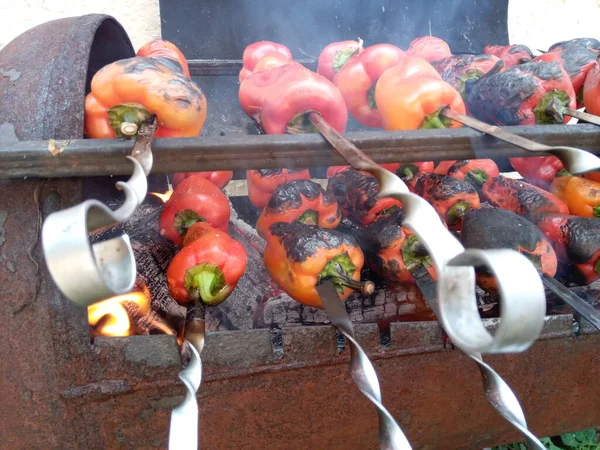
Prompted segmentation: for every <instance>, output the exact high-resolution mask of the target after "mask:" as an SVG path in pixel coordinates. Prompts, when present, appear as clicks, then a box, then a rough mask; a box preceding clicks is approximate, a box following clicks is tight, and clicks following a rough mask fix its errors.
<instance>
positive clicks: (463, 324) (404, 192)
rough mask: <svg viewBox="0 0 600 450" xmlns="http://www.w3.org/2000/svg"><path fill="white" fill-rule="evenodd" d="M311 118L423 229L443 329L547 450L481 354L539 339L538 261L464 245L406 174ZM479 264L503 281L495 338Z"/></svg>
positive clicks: (542, 305) (491, 393)
mask: <svg viewBox="0 0 600 450" xmlns="http://www.w3.org/2000/svg"><path fill="white" fill-rule="evenodd" d="M308 118H309V120H310V121H311V122H312V124H313V125H314V126H315V127H316V128H317V130H319V131H320V132H321V134H322V135H323V136H324V138H325V139H327V141H329V143H330V144H331V145H332V146H333V147H334V148H335V149H336V150H337V151H338V152H339V153H340V154H341V155H342V156H343V157H344V158H345V159H346V160H347V161H348V162H349V163H350V164H351V165H352V166H353V167H354V168H355V169H357V170H364V171H368V172H370V173H371V174H373V175H374V176H375V177H377V180H378V182H379V186H380V192H379V196H380V197H392V198H396V199H398V200H400V201H401V202H402V205H403V207H404V213H405V218H404V222H403V225H404V226H407V227H409V228H411V229H412V230H413V231H414V232H415V234H417V236H418V238H419V240H420V241H421V242H422V243H423V244H424V245H425V247H426V248H427V250H428V252H429V254H430V256H431V257H432V260H433V262H434V264H435V266H436V272H437V274H438V279H439V282H438V283H437V295H436V296H435V298H436V299H437V303H436V305H435V308H436V315H437V317H438V319H439V320H440V322H441V324H442V327H443V328H444V330H445V331H446V333H447V334H448V336H449V337H450V339H451V340H452V342H453V344H454V345H455V346H457V347H458V348H459V349H461V350H462V351H463V352H464V353H466V354H467V355H468V356H469V357H470V358H471V359H473V360H474V361H475V362H476V363H477V364H478V367H479V368H480V371H481V373H482V379H483V383H484V392H485V394H486V398H487V399H488V401H489V402H490V404H491V405H492V406H493V407H494V408H495V409H496V410H497V411H498V412H499V413H500V414H501V415H502V416H503V417H505V418H506V419H507V420H508V421H509V422H510V423H511V424H512V425H513V426H515V427H516V428H517V429H518V430H519V431H520V432H522V433H523V434H524V436H525V437H526V439H528V441H531V443H532V445H534V446H535V448H539V449H542V448H544V447H543V445H542V444H541V443H539V441H538V440H537V439H536V438H535V436H533V435H532V434H531V433H530V432H529V431H528V430H527V427H526V422H525V418H524V415H523V411H522V409H521V408H520V405H519V403H518V401H517V399H516V397H515V395H514V394H513V393H512V391H511V390H510V388H509V387H508V385H507V384H506V383H505V382H504V381H503V380H502V378H500V376H499V375H498V374H497V373H496V372H495V371H493V369H492V368H491V367H490V366H489V365H487V364H485V363H484V362H483V360H482V358H481V354H482V353H509V352H520V351H524V350H525V349H527V348H528V347H530V346H531V344H532V343H533V342H534V341H535V339H537V337H538V336H539V333H540V332H541V329H542V326H543V323H544V317H545V312H546V301H545V295H544V288H543V284H542V282H541V279H540V278H539V275H538V273H537V270H536V269H535V267H534V266H533V264H532V263H531V262H530V261H529V260H527V258H526V257H525V256H523V255H521V254H520V253H518V252H516V251H512V250H475V249H469V250H465V249H464V247H463V246H462V245H461V244H460V242H459V241H458V240H457V239H456V238H455V237H454V236H453V235H452V234H450V232H449V231H448V230H447V229H446V227H444V225H443V224H442V222H441V220H440V218H439V216H438V215H437V212H436V211H435V210H434V209H433V207H432V206H431V205H430V204H429V203H428V202H427V201H425V200H424V199H423V198H421V197H419V196H417V195H415V194H412V193H410V192H409V191H408V188H407V187H406V185H405V184H404V183H403V182H402V181H401V180H400V178H398V177H397V176H396V175H394V174H392V173H391V172H389V171H387V170H385V169H383V168H382V167H380V166H378V165H377V164H375V163H374V162H373V161H372V160H370V159H369V158H368V157H367V156H366V155H365V154H364V153H362V152H361V151H360V150H359V149H358V148H356V147H355V146H354V145H353V144H351V143H350V142H349V141H347V140H346V139H344V137H343V136H341V135H340V134H339V133H338V132H337V131H335V130H334V129H332V128H331V127H330V126H329V125H328V124H327V123H326V122H325V120H324V119H323V118H322V117H321V116H320V115H319V114H317V113H309V114H308ZM474 266H487V268H488V270H490V271H491V273H494V275H495V276H496V279H497V282H498V286H499V290H500V302H501V305H502V307H501V322H500V326H499V328H498V330H497V332H496V334H495V335H494V336H492V335H491V334H489V332H488V331H487V330H486V329H485V327H484V326H483V324H482V322H481V320H480V318H479V313H478V311H477V306H476V302H475V299H476V297H475V271H474Z"/></svg>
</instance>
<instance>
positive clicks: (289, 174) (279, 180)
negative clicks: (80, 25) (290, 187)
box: [246, 169, 310, 209]
mask: <svg viewBox="0 0 600 450" xmlns="http://www.w3.org/2000/svg"><path fill="white" fill-rule="evenodd" d="M293 180H310V172H309V171H308V169H298V170H292V169H261V170H247V171H246V181H247V182H248V198H249V199H250V203H252V204H253V205H254V206H255V207H256V208H258V209H262V208H264V207H265V206H267V204H268V203H269V200H270V199H271V195H272V194H273V192H274V191H275V189H276V188H277V186H279V185H281V184H283V183H287V182H289V181H293Z"/></svg>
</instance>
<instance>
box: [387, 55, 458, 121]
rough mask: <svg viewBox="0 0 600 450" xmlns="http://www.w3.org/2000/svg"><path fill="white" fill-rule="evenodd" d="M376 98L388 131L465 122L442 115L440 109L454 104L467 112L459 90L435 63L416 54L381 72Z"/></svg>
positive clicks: (456, 108) (453, 108) (451, 107)
mask: <svg viewBox="0 0 600 450" xmlns="http://www.w3.org/2000/svg"><path fill="white" fill-rule="evenodd" d="M375 101H376V102H377V107H378V108H379V111H380V113H381V117H382V120H383V127H384V128H385V129H386V130H417V129H420V128H421V129H423V128H456V127H460V126H462V125H461V124H460V123H458V122H454V121H452V120H449V119H446V118H445V117H443V116H440V111H441V110H442V109H444V108H445V107H450V109H452V110H454V111H457V112H459V113H462V114H464V113H465V104H464V102H463V99H462V97H461V96H460V94H459V93H458V91H457V90H456V89H454V88H453V87H452V86H450V85H449V84H448V83H446V82H445V81H444V80H442V77H441V76H440V74H438V73H437V71H436V70H435V69H434V68H433V66H432V65H431V64H429V63H428V62H427V61H425V60H424V59H422V58H417V57H416V56H406V57H405V58H403V59H402V60H401V61H400V62H399V63H398V64H396V65H395V66H394V67H392V68H390V69H388V70H386V71H385V72H384V73H383V74H382V75H381V77H380V78H379V81H378V82H377V85H376V87H375Z"/></svg>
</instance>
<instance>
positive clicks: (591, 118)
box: [564, 108, 600, 126]
mask: <svg viewBox="0 0 600 450" xmlns="http://www.w3.org/2000/svg"><path fill="white" fill-rule="evenodd" d="M564 113H565V114H566V115H567V116H571V117H575V118H576V119H579V120H585V121H586V122H589V123H593V124H594V125H598V126H600V117H598V116H595V115H593V114H589V113H586V112H583V111H577V110H576V109H571V108H564Z"/></svg>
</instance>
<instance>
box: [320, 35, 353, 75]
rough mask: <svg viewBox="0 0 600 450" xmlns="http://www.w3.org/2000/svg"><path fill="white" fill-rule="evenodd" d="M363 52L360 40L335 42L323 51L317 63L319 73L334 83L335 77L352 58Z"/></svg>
mask: <svg viewBox="0 0 600 450" xmlns="http://www.w3.org/2000/svg"><path fill="white" fill-rule="evenodd" d="M363 50H364V48H363V41H362V39H360V38H359V39H358V41H341V42H333V43H331V44H329V45H328V46H326V47H325V48H324V49H323V50H322V51H321V54H320V55H319V61H318V62H317V73H320V74H321V75H323V76H324V77H325V78H327V79H329V80H331V81H333V79H334V78H335V75H336V74H337V73H338V72H339V71H340V69H341V68H342V67H344V66H345V65H346V63H347V62H348V61H349V60H350V58H352V57H353V56H354V55H358V54H359V53H361V52H362V51H363Z"/></svg>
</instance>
